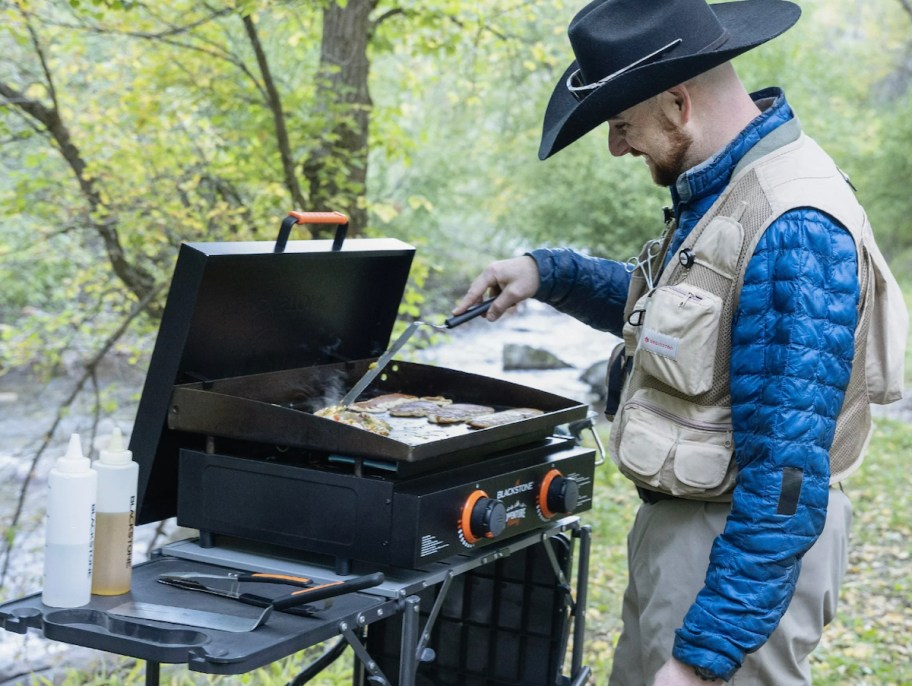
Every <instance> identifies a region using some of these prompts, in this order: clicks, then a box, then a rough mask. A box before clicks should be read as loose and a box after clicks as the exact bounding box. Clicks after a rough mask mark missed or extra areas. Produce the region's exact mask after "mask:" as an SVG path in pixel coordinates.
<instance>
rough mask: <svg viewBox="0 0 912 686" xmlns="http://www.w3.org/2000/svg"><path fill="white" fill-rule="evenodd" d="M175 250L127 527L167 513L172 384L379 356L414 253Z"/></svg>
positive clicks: (137, 443)
mask: <svg viewBox="0 0 912 686" xmlns="http://www.w3.org/2000/svg"><path fill="white" fill-rule="evenodd" d="M274 245H275V244H274V243H272V242H236V243H184V244H183V245H181V248H180V251H179V253H178V256H177V264H176V266H175V268H174V275H173V277H172V280H171V289H170V291H169V293H168V299H167V302H166V304H165V310H164V314H163V315H162V320H161V324H160V325H159V331H158V337H157V340H156V342H155V348H154V350H153V352H152V357H151V360H150V363H149V370H148V373H147V375H146V382H145V385H144V387H143V393H142V397H141V399H140V402H139V407H138V410H137V414H136V422H135V424H134V427H133V433H132V436H131V439H130V449H131V450H132V451H133V455H134V459H135V460H136V461H137V462H138V463H139V492H138V503H137V506H138V507H137V513H138V517H137V522H138V523H140V524H143V523H146V522H152V521H158V520H161V519H165V518H168V517H172V516H174V514H175V512H176V507H177V505H176V503H177V456H178V451H179V450H180V448H181V447H192V448H195V449H200V448H201V447H202V446H201V444H200V441H202V440H204V439H203V438H202V437H200V436H193V435H190V434H186V433H179V432H175V431H171V430H170V429H168V427H167V416H168V411H169V405H170V400H171V392H172V389H173V387H174V386H175V385H176V384H181V383H189V382H194V381H208V380H215V379H222V378H227V377H234V376H243V375H247V374H258V373H263V372H271V371H280V370H283V369H294V368H298V367H308V366H313V365H322V364H330V363H334V362H340V361H349V360H363V359H369V358H375V357H378V356H379V355H381V354H382V353H383V351H384V350H386V347H387V345H388V344H389V340H390V335H391V333H392V330H393V325H394V323H395V321H396V315H397V312H398V309H399V303H400V302H401V300H402V296H403V293H404V291H405V285H406V282H407V280H408V274H409V268H410V266H411V262H412V258H413V256H414V253H415V249H414V248H413V247H412V246H410V245H407V244H406V243H402V242H401V241H398V240H394V239H356V240H348V241H345V243H344V244H343V245H342V247H341V250H336V251H334V250H332V247H333V246H332V241H324V240H313V241H291V242H289V243H288V244H287V247H286V248H285V251H284V252H281V253H275V252H274Z"/></svg>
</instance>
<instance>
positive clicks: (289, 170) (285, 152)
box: [241, 14, 307, 208]
mask: <svg viewBox="0 0 912 686" xmlns="http://www.w3.org/2000/svg"><path fill="white" fill-rule="evenodd" d="M241 19H242V20H243V22H244V30H245V31H246V32H247V37H248V38H249V39H250V44H251V45H252V46H253V52H254V54H255V55H256V60H257V65H258V66H259V68H260V75H261V76H262V77H263V84H264V86H265V88H266V104H267V105H268V106H269V109H270V111H271V112H272V121H273V125H274V126H275V133H276V143H277V144H278V147H279V157H280V158H281V160H282V172H283V174H284V176H285V187H286V188H287V189H288V192H289V193H291V200H292V203H293V204H294V206H295V207H298V208H304V207H306V205H307V201H306V200H305V199H304V196H303V194H302V193H301V186H300V184H299V183H298V177H297V174H296V173H295V163H294V159H293V157H292V154H291V143H290V142H289V140H288V129H287V127H286V126H285V113H284V112H283V111H282V99H281V97H280V96H279V91H278V89H277V88H276V85H275V80H274V79H273V78H272V72H271V71H270V69H269V61H268V60H267V59H266V52H265V51H264V50H263V44H262V43H261V42H260V37H259V35H258V34H257V30H256V25H255V24H254V23H253V18H252V17H251V16H250V15H249V14H247V15H244V16H243V17H241Z"/></svg>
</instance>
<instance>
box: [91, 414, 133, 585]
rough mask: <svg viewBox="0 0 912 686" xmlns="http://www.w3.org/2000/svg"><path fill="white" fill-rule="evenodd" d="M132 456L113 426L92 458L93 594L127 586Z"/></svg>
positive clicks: (130, 552)
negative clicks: (102, 447)
mask: <svg viewBox="0 0 912 686" xmlns="http://www.w3.org/2000/svg"><path fill="white" fill-rule="evenodd" d="M132 458H133V453H132V452H130V451H129V450H125V449H124V445H123V436H122V435H121V433H120V429H116V428H115V429H114V432H113V433H112V434H111V439H110V443H109V444H108V447H107V449H106V450H102V451H100V452H99V455H98V459H97V460H95V465H94V466H95V471H96V472H98V507H97V508H96V512H95V561H94V564H93V572H92V593H94V594H96V595H120V594H121V593H126V592H127V591H129V590H130V577H131V574H132V571H133V527H134V524H135V522H136V482H137V479H138V478H139V465H138V464H136V463H135V462H133V460H132Z"/></svg>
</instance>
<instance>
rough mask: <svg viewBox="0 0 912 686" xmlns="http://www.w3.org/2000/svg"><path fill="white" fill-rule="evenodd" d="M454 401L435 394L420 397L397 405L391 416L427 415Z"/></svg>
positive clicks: (391, 411)
mask: <svg viewBox="0 0 912 686" xmlns="http://www.w3.org/2000/svg"><path fill="white" fill-rule="evenodd" d="M452 402H453V401H452V400H450V399H449V398H444V397H442V396H433V397H425V398H419V399H418V400H412V401H411V402H407V403H402V404H401V405H396V407H393V408H392V409H390V411H389V413H390V416H391V417H427V416H428V415H429V414H431V413H432V412H436V411H437V410H439V409H440V408H441V407H442V406H444V405H450V404H451V403H452Z"/></svg>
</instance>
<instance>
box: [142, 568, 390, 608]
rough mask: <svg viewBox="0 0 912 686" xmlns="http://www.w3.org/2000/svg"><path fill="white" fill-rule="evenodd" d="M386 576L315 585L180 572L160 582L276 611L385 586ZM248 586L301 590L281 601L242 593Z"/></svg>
mask: <svg viewBox="0 0 912 686" xmlns="http://www.w3.org/2000/svg"><path fill="white" fill-rule="evenodd" d="M383 579H384V577H383V574H382V573H381V572H375V573H374V574H368V575H366V576H359V577H356V578H354V579H349V580H347V581H331V582H329V583H325V584H319V585H316V586H315V585H313V584H314V582H313V581H312V580H311V579H308V578H305V577H298V576H289V575H286V574H267V573H264V572H252V573H239V572H231V573H228V574H199V573H197V572H177V573H174V574H161V575H159V577H158V581H159V583H163V584H167V585H169V586H176V587H177V588H183V589H186V590H190V591H201V592H203V593H211V594H213V595H218V596H223V597H226V598H233V599H234V600H238V601H240V602H242V603H247V604H248V605H256V606H257V607H267V606H268V607H272V608H273V609H274V610H289V609H291V608H295V607H298V606H299V605H304V604H306V603H315V602H317V601H320V600H326V599H327V598H335V597H336V596H340V595H345V594H346V593H352V592H354V591H361V590H363V589H366V588H372V587H373V586H379V585H380V584H382V583H383ZM245 583H269V584H285V585H290V586H298V587H299V589H298V590H297V591H292V592H291V593H288V594H286V595H283V596H279V597H277V598H269V597H266V596H261V595H256V594H254V593H244V592H242V591H241V586H242V584H245Z"/></svg>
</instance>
